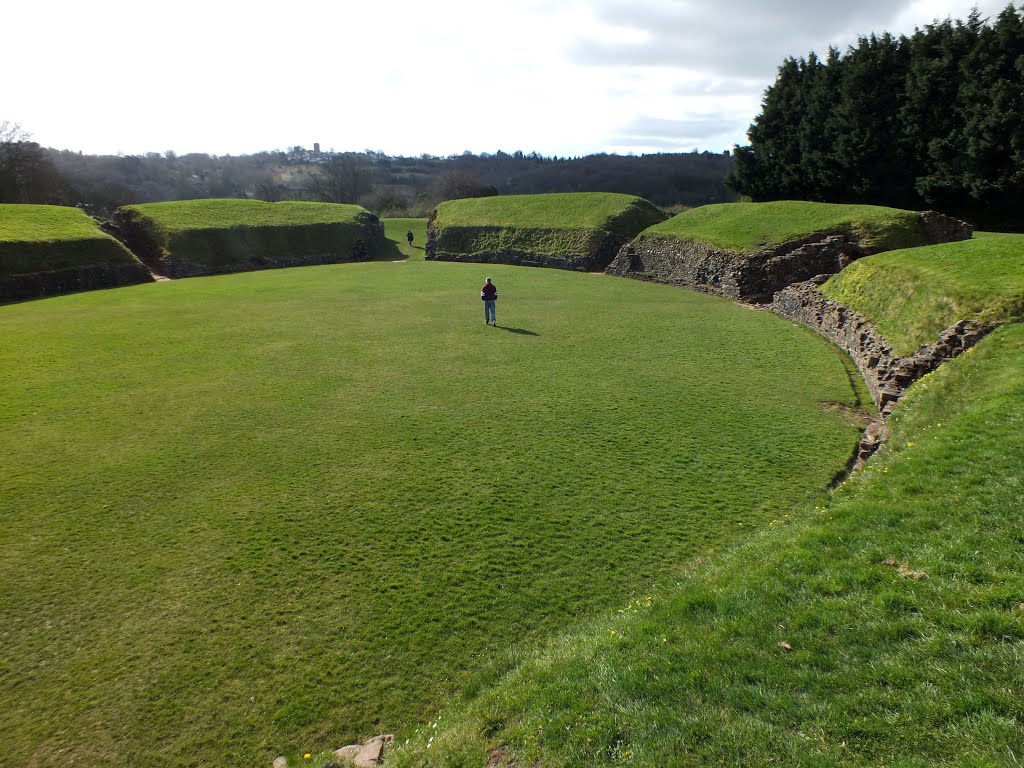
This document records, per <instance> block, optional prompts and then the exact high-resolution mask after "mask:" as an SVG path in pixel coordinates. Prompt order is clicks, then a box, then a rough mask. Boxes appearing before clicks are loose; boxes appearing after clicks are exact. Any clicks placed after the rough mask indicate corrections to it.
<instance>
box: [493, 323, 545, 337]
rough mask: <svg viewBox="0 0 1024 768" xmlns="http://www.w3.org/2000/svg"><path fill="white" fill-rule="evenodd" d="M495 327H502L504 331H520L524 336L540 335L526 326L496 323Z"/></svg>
mask: <svg viewBox="0 0 1024 768" xmlns="http://www.w3.org/2000/svg"><path fill="white" fill-rule="evenodd" d="M494 327H495V328H500V329H501V330H503V331H508V332H509V333H518V334H520V335H522V336H540V334H539V333H534V332H533V331H528V330H526V329H525V328H509V327H508V326H507V325H496V326H494Z"/></svg>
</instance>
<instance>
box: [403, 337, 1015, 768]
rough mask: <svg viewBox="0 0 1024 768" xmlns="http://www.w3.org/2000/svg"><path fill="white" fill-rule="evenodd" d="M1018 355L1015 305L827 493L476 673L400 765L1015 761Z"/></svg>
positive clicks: (821, 767)
mask: <svg viewBox="0 0 1024 768" xmlns="http://www.w3.org/2000/svg"><path fill="white" fill-rule="evenodd" d="M1022 371H1024V324H1021V323H1016V324H1012V325H1008V326H1005V327H1003V328H1000V329H999V330H997V331H996V332H995V333H993V334H991V335H990V336H988V337H987V338H985V339H984V340H982V342H981V343H979V344H978V346H976V347H974V348H973V349H971V350H970V351H969V352H967V353H966V354H964V355H962V356H961V357H959V358H957V359H956V360H953V361H951V362H949V363H946V364H944V365H943V366H942V367H941V368H940V369H939V370H938V371H936V372H935V373H933V374H931V375H929V376H927V377H925V378H924V379H923V380H922V381H920V382H919V383H918V384H916V385H915V386H914V387H913V388H912V389H911V391H910V392H909V393H908V395H907V396H906V397H905V398H903V399H902V400H901V401H900V404H899V407H898V409H897V410H896V412H895V413H894V414H893V415H892V416H891V417H890V420H889V425H890V428H891V430H892V432H891V438H890V441H889V443H888V444H887V446H886V447H884V448H883V449H882V450H881V452H880V453H879V454H878V455H877V456H876V457H875V458H873V459H872V461H871V463H870V464H869V465H868V467H867V468H866V469H865V470H864V471H863V472H861V473H859V474H858V475H857V476H855V477H854V478H852V479H851V480H849V481H848V482H847V483H845V484H844V485H843V486H842V488H840V489H838V490H837V491H836V492H835V493H834V494H833V495H832V497H831V499H829V500H828V501H827V502H824V503H820V504H819V505H817V506H813V507H812V505H807V506H806V507H804V508H799V507H798V508H796V509H794V510H793V511H792V512H793V513H792V515H786V516H782V517H780V518H779V519H778V520H775V521H773V524H770V525H768V526H766V527H764V528H763V529H761V530H759V531H757V532H756V533H755V534H754V535H752V536H751V537H750V538H749V539H748V540H747V541H745V542H742V543H740V544H739V545H737V547H736V548H735V549H733V550H732V551H729V552H725V553H723V554H722V555H721V556H718V557H715V558H708V559H707V560H706V561H705V562H703V563H701V564H699V565H698V566H697V567H695V568H694V569H693V571H692V572H691V573H688V574H686V575H685V576H683V577H681V578H680V579H678V580H677V581H676V582H675V583H669V584H666V585H665V586H664V588H663V589H660V590H652V591H651V592H646V593H643V594H642V595H638V597H636V598H633V599H630V600H629V601H628V602H627V601H623V604H622V605H621V606H620V609H619V610H618V611H615V610H609V611H607V612H606V614H605V615H604V616H603V617H600V619H598V620H595V621H593V622H591V623H589V624H587V625H585V626H583V627H582V628H577V629H574V630H572V631H569V632H566V633H565V634H564V635H563V636H562V637H561V638H559V639H557V640H555V641H553V642H551V643H550V644H549V646H548V647H546V648H541V649H538V650H534V651H531V652H528V653H525V654H523V655H522V656H521V657H520V658H518V659H516V660H515V661H516V664H514V665H513V664H509V665H508V667H507V673H506V674H500V673H495V674H493V675H491V676H489V677H485V678H483V679H481V680H480V683H479V685H477V686H472V687H469V688H468V695H467V697H466V700H465V701H463V702H462V703H461V704H460V705H459V706H456V707H452V708H451V709H449V710H448V711H446V712H444V713H443V714H442V716H441V717H438V718H436V719H434V723H437V725H436V727H430V726H426V727H423V728H421V729H419V731H418V733H416V734H414V736H413V737H412V740H411V742H410V743H409V744H407V745H404V748H401V749H400V750H399V752H398V753H397V754H396V755H395V758H394V759H393V760H392V761H391V764H392V765H394V766H395V767H396V768H406V767H407V766H417V768H424V767H428V766H445V767H446V768H476V766H480V765H484V764H487V765H493V766H496V768H507V766H510V765H518V766H544V768H554V767H555V766H558V767H559V768H570V767H572V768H593V767H594V766H609V767H610V766H616V765H622V764H628V765H633V766H642V767H643V768H663V767H664V766H678V767H680V768H685V767H690V766H692V767H693V768H700V767H702V766H710V765H716V766H717V765H723V766H750V767H751V768H757V767H761V766H763V767H764V768H768V767H769V766H805V767H806V768H827V767H828V768H830V767H832V766H850V767H852V766H863V767H864V768H877V767H878V766H894V767H896V766H898V767H900V768H935V766H962V767H963V768H980V767H981V766H1007V767H1009V766H1018V765H1020V764H1021V757H1022V755H1021V745H1022V744H1024V699H1022V697H1021V691H1022V690H1024V664H1022V663H1021V656H1022V652H1024V571H1022V569H1021V558H1020V553H1021V546H1022V545H1024V534H1022V528H1021V510H1022V509H1024V444H1022V436H1024V375H1022ZM499 745H500V746H501V748H502V749H501V751H497V750H496V747H498V746H499Z"/></svg>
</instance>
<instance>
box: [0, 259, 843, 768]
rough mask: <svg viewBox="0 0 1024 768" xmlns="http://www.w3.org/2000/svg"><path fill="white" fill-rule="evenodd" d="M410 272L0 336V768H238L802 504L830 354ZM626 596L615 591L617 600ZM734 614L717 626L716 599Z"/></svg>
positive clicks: (50, 312)
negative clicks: (485, 307)
mask: <svg viewBox="0 0 1024 768" xmlns="http://www.w3.org/2000/svg"><path fill="white" fill-rule="evenodd" d="M487 274H490V275H491V276H493V278H494V280H495V283H496V284H497V285H498V287H499V289H500V290H501V300H500V301H499V305H498V322H499V323H500V324H501V326H502V327H499V328H491V327H487V326H485V325H484V324H483V322H482V320H483V318H482V307H481V304H482V303H481V302H480V300H479V298H478V291H479V287H480V284H481V282H482V280H483V277H484V276H485V274H484V273H483V272H482V271H481V268H480V267H476V266H466V265H455V264H439V263H426V262H419V263H417V262H412V263H405V264H390V263H369V264H352V265H344V266H320V267H307V268H303V269H293V270H276V271H273V272H250V273H241V274H235V275H230V276H222V277H213V278H205V279H201V280H183V281H173V282H166V283H156V284H149V285H146V286H140V287H134V288H124V289H120V290H117V291H103V292H94V293H88V294H78V295H75V296H68V297H61V298H58V299H48V300H44V301H38V302H32V303H29V304H18V305H11V306H8V307H4V308H2V309H0V390H2V391H3V392H4V397H3V398H2V400H0V443H2V444H3V446H4V459H3V467H4V468H3V472H2V473H0V628H2V635H0V636H2V644H3V653H2V654H0V695H2V696H3V699H4V702H5V704H4V706H3V707H2V708H0V739H2V741H3V744H4V758H3V759H4V761H5V762H9V763H10V764H12V765H68V764H82V765H101V764H104V765H146V766H180V765H185V764H190V765H223V766H247V767H249V766H253V765H261V764H262V765H269V762H270V761H271V760H272V759H273V757H274V756H275V755H277V754H281V753H298V754H302V753H303V752H313V753H318V752H320V751H321V750H323V749H328V748H334V747H338V746H341V745H343V744H345V743H348V742H350V741H353V740H356V739H359V738H361V737H366V736H370V735H373V734H374V733H379V732H387V731H393V730H399V731H400V732H401V731H403V730H404V731H411V729H412V727H413V726H415V725H416V724H417V723H421V722H423V721H424V720H425V719H426V718H427V717H429V716H430V715H431V714H432V713H434V712H436V711H437V710H438V709H439V708H440V707H442V706H443V705H444V704H445V702H446V701H448V699H449V697H450V696H451V695H453V694H454V693H455V692H457V691H459V690H460V689H462V688H464V687H465V686H467V685H469V684H471V683H472V682H473V676H474V675H475V674H476V673H477V672H478V671H479V670H482V669H487V668H488V665H489V663H490V661H489V660H490V659H492V658H493V657H495V656H500V655H502V654H504V653H505V652H506V651H507V649H508V648H510V647H520V648H530V647H533V646H535V645H536V644H538V643H543V642H545V639H546V638H549V637H551V636H552V635H554V634H557V633H560V632H562V631H563V630H564V628H565V627H566V626H571V625H573V624H574V623H575V622H577V621H587V620H588V619H589V618H590V617H593V616H595V615H597V616H599V615H603V614H605V613H606V612H607V610H608V606H618V605H625V604H626V603H627V602H628V601H629V600H630V599H631V598H630V594H631V593H633V592H634V591H636V590H641V589H644V588H646V585H648V584H651V583H653V582H656V581H659V580H662V579H666V578H668V579H671V578H673V576H675V577H676V578H679V577H681V575H682V574H683V573H684V572H686V571H687V569H689V568H690V567H691V564H692V563H693V562H694V560H695V559H697V558H700V557H705V556H709V555H710V554H711V553H712V552H714V551H718V550H720V549H721V548H722V547H724V546H728V545H729V544H731V543H734V542H736V541H738V540H740V539H742V538H744V537H746V536H748V535H749V532H751V531H757V530H760V529H763V528H765V527H766V526H768V524H769V523H770V521H771V520H773V519H775V518H777V517H780V516H781V515H782V514H783V513H784V511H785V510H788V509H791V508H792V507H793V505H795V504H799V503H800V502H802V501H805V500H807V499H810V498H814V497H815V496H817V495H819V494H820V493H821V492H822V489H824V488H825V487H826V486H827V485H828V483H829V482H830V480H831V478H832V476H833V474H834V473H835V472H836V471H837V470H838V469H840V468H841V467H842V465H843V464H844V462H845V461H846V459H847V457H848V456H849V454H850V452H851V450H852V448H853V446H854V444H855V442H856V439H857V430H856V428H855V427H854V426H853V425H851V424H849V423H847V422H846V421H844V420H842V419H840V418H839V417H838V416H837V415H835V414H834V413H832V412H829V411H827V410H825V409H823V408H821V407H820V403H821V402H822V401H841V402H845V403H847V404H852V403H853V402H854V399H855V396H854V394H853V392H852V390H851V387H850V383H849V379H848V375H847V371H846V368H845V366H844V363H843V360H842V359H841V358H840V357H839V356H838V355H837V354H836V353H835V352H834V351H833V350H831V349H830V348H829V347H827V346H826V345H824V344H823V343H822V342H821V341H820V340H819V339H817V338H815V337H814V336H813V335H812V334H811V333H810V332H809V331H807V330H805V329H803V328H801V327H798V326H794V325H792V324H789V323H786V322H784V321H782V320H780V319H778V318H776V317H774V316H772V315H769V314H765V313H759V312H751V311H749V310H747V309H744V308H741V307H737V306H734V305H733V304H731V303H729V302H727V301H725V300H722V299H719V298H715V297H711V296H705V295H700V294H690V293H686V292H683V291H679V290H676V289H673V288H671V287H667V286H659V285H651V284H645V283H638V282H634V281H624V280H610V279H608V278H605V277H602V276H595V275H581V274H576V273H568V272H560V271H555V270H530V269H522V268H513V267H503V266H495V265H489V266H488V267H487ZM637 594H638V595H642V594H643V593H642V592H637ZM737 599H739V598H737Z"/></svg>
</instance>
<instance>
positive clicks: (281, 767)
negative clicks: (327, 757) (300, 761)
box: [273, 733, 395, 768]
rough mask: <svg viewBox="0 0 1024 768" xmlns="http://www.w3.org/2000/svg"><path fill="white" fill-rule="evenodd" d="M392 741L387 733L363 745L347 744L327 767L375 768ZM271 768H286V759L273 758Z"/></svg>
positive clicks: (336, 751)
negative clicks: (334, 761) (335, 761)
mask: <svg viewBox="0 0 1024 768" xmlns="http://www.w3.org/2000/svg"><path fill="white" fill-rule="evenodd" d="M394 740H395V737H394V735H393V734H390V733H387V734H382V735H380V736H374V737H373V738H372V739H370V740H369V741H367V742H365V743H364V744H349V745H348V746H345V747H342V748H341V749H336V750H335V751H334V757H335V759H336V760H337V761H338V762H337V763H328V765H332V766H333V765H339V766H342V767H343V768H377V766H379V765H380V764H381V763H382V762H384V752H385V750H386V749H387V748H388V747H389V746H390V745H391V744H392V743H393V742H394ZM304 764H308V763H304ZM273 768H288V760H287V758H285V757H277V758H275V759H274V763H273ZM311 768H322V766H319V765H317V766H311Z"/></svg>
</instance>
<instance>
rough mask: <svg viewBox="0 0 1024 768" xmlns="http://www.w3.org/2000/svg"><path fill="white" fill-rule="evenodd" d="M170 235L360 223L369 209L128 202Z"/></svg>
mask: <svg viewBox="0 0 1024 768" xmlns="http://www.w3.org/2000/svg"><path fill="white" fill-rule="evenodd" d="M124 209H125V210H128V211H135V212H136V213H139V214H140V215H142V216H143V217H145V218H146V219H148V220H150V221H152V222H153V226H154V227H155V228H156V229H159V230H160V231H161V232H164V233H166V234H168V235H172V234H174V233H176V232H189V231H193V230H206V229H231V228H233V227H245V228H258V227H293V226H300V225H305V224H337V223H341V222H352V223H359V222H361V221H363V220H364V219H366V218H367V214H368V211H367V210H366V209H365V208H363V207H362V206H359V205H337V204H335V203H307V202H299V201H294V200H284V201H282V202H278V203H268V202H266V201H263V200H175V201H173V202H167V203H143V204H141V205H126V206H125V207H124Z"/></svg>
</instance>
